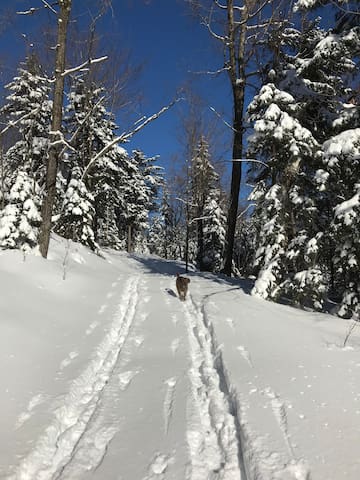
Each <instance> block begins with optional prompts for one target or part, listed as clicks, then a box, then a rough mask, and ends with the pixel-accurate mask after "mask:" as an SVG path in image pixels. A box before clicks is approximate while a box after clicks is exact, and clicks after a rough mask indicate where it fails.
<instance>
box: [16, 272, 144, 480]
mask: <svg viewBox="0 0 360 480" xmlns="http://www.w3.org/2000/svg"><path fill="white" fill-rule="evenodd" d="M138 284H139V277H138V276H132V277H130V278H129V279H128V281H127V283H126V285H125V288H124V292H123V295H122V298H121V300H120V302H119V305H118V310H117V312H116V313H115V315H114V319H113V322H112V325H111V327H110V329H109V331H108V333H107V334H106V336H105V337H104V339H103V341H102V342H101V344H100V345H99V346H98V347H97V349H96V351H95V353H94V356H93V358H92V360H91V361H90V363H89V365H88V366H87V368H86V369H85V370H84V372H83V373H82V374H81V375H80V376H79V377H78V378H77V379H75V380H74V381H73V382H72V384H71V385H70V389H69V392H68V393H67V394H66V395H65V396H64V398H63V399H62V401H61V405H60V407H58V408H57V409H56V410H55V412H54V416H55V418H54V419H53V421H52V422H51V424H50V425H49V426H48V427H47V428H46V430H45V431H44V432H43V434H42V435H40V437H39V439H38V441H37V443H36V444H35V446H34V448H33V450H32V451H31V452H30V453H29V454H28V455H27V456H26V457H25V458H24V459H22V461H21V462H20V464H19V466H18V467H17V469H16V471H15V473H14V474H12V475H10V476H9V477H8V479H9V480H55V479H58V478H60V477H61V474H62V472H63V470H64V468H65V467H66V466H67V465H68V464H69V463H70V462H71V461H72V458H73V455H74V453H75V451H76V449H77V446H78V444H79V442H80V440H81V439H82V437H83V436H84V435H85V434H86V431H87V430H88V429H89V427H90V425H91V421H92V418H93V416H94V414H95V413H96V409H97V407H98V404H99V402H100V400H101V396H102V392H103V389H104V387H105V386H106V384H107V382H108V380H109V378H110V376H111V374H112V372H113V370H114V367H115V365H116V363H117V360H118V357H119V355H120V352H121V349H122V347H123V345H124V343H125V341H126V339H127V337H128V334H129V331H130V327H131V324H132V322H133V319H134V316H135V313H136V306H137V302H138ZM114 434H115V432H114V431H113V429H112V428H110V429H108V430H107V431H106V432H105V433H104V435H103V436H102V440H103V442H100V443H101V445H99V446H97V445H95V444H96V442H95V439H94V448H93V449H92V450H93V454H94V455H92V456H91V457H89V455H87V456H86V457H87V460H88V462H90V464H89V463H88V466H89V468H90V469H91V468H96V467H97V466H98V465H99V463H101V461H102V458H103V457H104V455H105V453H106V450H107V445H108V443H109V442H110V441H111V439H112V438H113V436H114ZM80 453H81V452H80ZM95 453H96V454H95Z"/></svg>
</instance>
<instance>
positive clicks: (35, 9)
mask: <svg viewBox="0 0 360 480" xmlns="http://www.w3.org/2000/svg"><path fill="white" fill-rule="evenodd" d="M38 10H40V9H39V8H34V7H32V8H30V9H29V10H24V11H22V12H16V15H33V14H34V13H35V12H37V11H38Z"/></svg>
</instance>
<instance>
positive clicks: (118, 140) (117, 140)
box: [81, 98, 182, 180]
mask: <svg viewBox="0 0 360 480" xmlns="http://www.w3.org/2000/svg"><path fill="white" fill-rule="evenodd" d="M180 100H182V98H177V99H175V100H173V101H172V102H171V103H169V105H166V106H165V107H163V108H162V109H161V110H159V111H158V112H157V113H154V114H153V115H151V117H148V118H146V119H145V120H144V121H143V122H141V123H140V124H139V125H138V126H137V127H136V128H134V129H133V130H131V131H130V132H127V133H125V132H124V133H122V134H121V135H119V136H118V137H115V138H114V139H113V140H112V141H111V142H109V143H108V144H107V145H105V147H104V148H103V149H102V150H100V152H98V153H97V154H96V155H95V156H94V157H93V158H92V159H91V160H90V161H89V163H88V164H87V166H86V168H85V170H84V172H83V174H82V177H81V180H83V179H84V178H85V177H86V175H87V174H88V172H89V170H90V169H91V167H92V166H93V165H94V164H95V163H96V162H97V160H99V158H101V157H102V156H103V155H105V153H107V152H108V151H109V150H111V148H112V147H113V146H114V145H116V144H117V143H126V142H127V141H128V140H129V139H130V138H131V137H133V136H134V135H135V134H136V133H137V132H139V131H140V130H142V129H143V128H144V127H146V125H148V124H149V123H151V122H153V121H154V120H156V119H157V118H159V117H160V116H161V115H162V114H163V113H165V112H166V111H167V110H169V109H170V108H171V107H173V106H174V105H175V103H177V102H179V101H180Z"/></svg>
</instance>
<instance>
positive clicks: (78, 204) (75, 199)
mask: <svg viewBox="0 0 360 480" xmlns="http://www.w3.org/2000/svg"><path fill="white" fill-rule="evenodd" d="M81 174H82V172H81V169H80V168H79V167H74V168H73V169H72V174H71V179H70V182H69V185H68V187H67V189H66V192H65V197H64V200H63V206H62V212H61V216H60V219H59V221H58V223H57V225H56V231H57V232H58V233H59V234H60V235H61V236H62V237H64V238H69V239H71V240H73V241H74V242H80V243H82V244H83V245H86V246H88V247H89V248H91V249H92V250H94V251H95V250H97V248H98V246H97V244H96V242H95V235H94V231H93V222H94V215H95V209H94V207H93V203H94V198H93V196H92V195H91V194H90V193H89V191H88V189H87V188H86V185H85V183H84V182H83V181H82V179H81Z"/></svg>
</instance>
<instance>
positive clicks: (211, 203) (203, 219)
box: [190, 136, 226, 271]
mask: <svg viewBox="0 0 360 480" xmlns="http://www.w3.org/2000/svg"><path fill="white" fill-rule="evenodd" d="M190 170H191V171H190V189H191V197H190V215H191V216H190V224H192V223H195V224H196V250H197V253H196V258H197V262H198V264H199V267H200V269H201V270H211V271H212V270H214V271H215V270H219V269H220V268H221V260H220V259H221V258H222V257H223V254H224V248H225V236H224V235H225V231H224V228H225V224H226V218H225V216H224V213H223V210H222V208H221V205H220V193H221V192H220V186H219V175H218V174H217V173H216V171H215V169H214V167H213V165H212V164H211V161H210V152H209V144H208V142H207V141H206V140H205V138H204V137H203V136H202V137H201V138H200V140H199V142H198V145H197V146H196V148H195V152H194V155H193V158H192V159H191V169H190ZM212 242H213V244H212Z"/></svg>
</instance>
